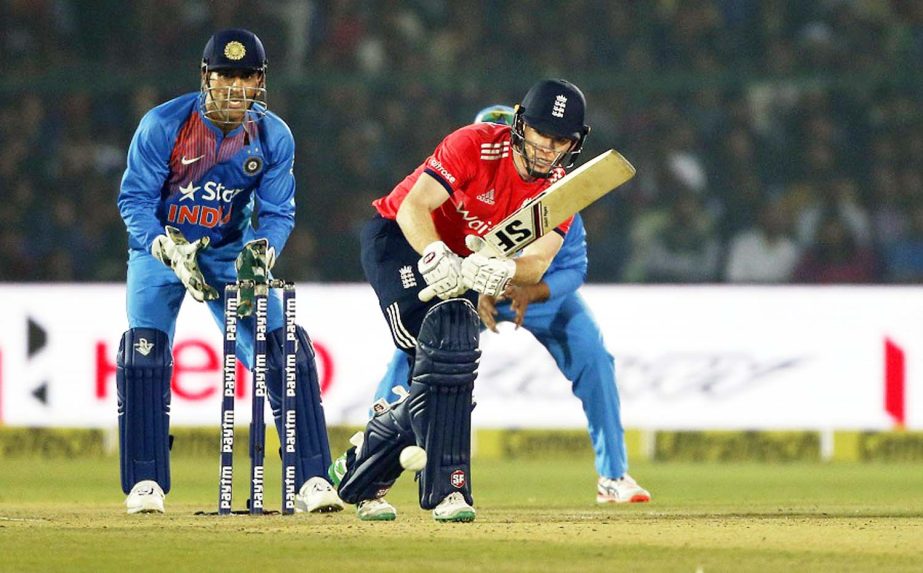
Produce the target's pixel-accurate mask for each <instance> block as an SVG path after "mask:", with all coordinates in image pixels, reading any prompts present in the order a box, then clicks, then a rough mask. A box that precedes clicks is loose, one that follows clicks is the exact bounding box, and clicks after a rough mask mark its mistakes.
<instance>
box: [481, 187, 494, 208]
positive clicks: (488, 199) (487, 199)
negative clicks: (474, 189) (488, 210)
mask: <svg viewBox="0 0 923 573" xmlns="http://www.w3.org/2000/svg"><path fill="white" fill-rule="evenodd" d="M478 201H480V202H481V203H487V204H488V205H493V204H494V189H493V187H491V188H490V190H489V191H485V192H484V193H481V194H480V195H478Z"/></svg>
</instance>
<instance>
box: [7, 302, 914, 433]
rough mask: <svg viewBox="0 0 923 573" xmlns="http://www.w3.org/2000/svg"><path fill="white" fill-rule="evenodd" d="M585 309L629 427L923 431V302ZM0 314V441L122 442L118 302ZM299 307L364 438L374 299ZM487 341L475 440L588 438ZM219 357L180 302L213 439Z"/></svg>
mask: <svg viewBox="0 0 923 573" xmlns="http://www.w3.org/2000/svg"><path fill="white" fill-rule="evenodd" d="M582 292H583V296H584V297H585V299H586V301H587V302H588V304H589V306H590V308H591V309H592V310H593V314H594V316H595V317H596V319H597V321H598V323H599V324H600V326H601V328H602V332H603V338H604V341H605V344H606V347H607V348H608V349H609V351H610V352H611V354H612V355H613V356H614V357H615V360H616V372H617V375H618V386H619V390H620V394H621V400H622V420H623V423H624V425H625V426H627V427H632V428H649V429H674V430H700V429H754V430H757V429H819V430H830V429H869V430H876V429H892V428H894V427H906V428H916V429H923V366H921V364H923V288H912V287H900V288H897V287H773V288H760V287H722V286H715V287H707V286H705V287H693V286H677V287H659V286H645V287H628V286H601V285H592V286H589V287H585V288H584V289H582ZM0 297H2V300H3V301H4V309H5V310H4V313H3V317H2V319H0V320H2V328H0V423H2V424H4V425H7V426H49V427H51V426H54V427H96V428H108V427H112V426H114V425H115V424H116V421H117V418H116V389H115V360H116V352H117V350H118V344H119V339H120V337H121V334H122V332H123V331H124V330H125V328H126V326H127V325H126V322H125V320H126V319H125V313H124V308H125V292H124V288H123V287H122V286H121V285H42V284H29V285H4V286H0ZM297 300H298V306H297V314H298V322H299V324H302V325H304V326H305V327H306V328H307V330H308V332H309V333H310V335H311V337H312V339H313V341H314V344H315V349H316V351H317V363H318V371H319V376H320V380H321V386H322V390H323V395H324V407H325V411H326V415H327V421H328V423H330V424H362V423H364V422H365V420H366V419H367V412H368V407H369V405H370V403H371V401H372V395H373V393H374V390H375V388H376V386H377V384H378V381H379V379H380V377H381V376H382V374H383V373H384V371H385V367H386V365H387V363H388V361H389V359H390V357H391V354H392V352H393V347H392V344H391V338H390V335H389V332H388V329H387V327H386V325H385V321H384V319H383V317H382V316H381V313H380V311H379V309H378V304H377V301H376V299H375V296H374V294H373V292H372V290H371V289H370V288H369V287H368V286H366V285H344V284H336V285H318V284H299V285H297ZM481 341H482V349H483V356H482V359H481V365H480V374H479V377H478V381H477V383H476V386H475V399H476V401H477V407H476V408H475V410H474V414H473V422H474V424H475V426H478V427H482V428H528V427H537V428H583V427H585V424H586V421H585V417H584V415H583V411H582V407H581V403H580V401H579V400H578V399H577V398H576V397H575V396H574V395H573V392H572V384H571V382H569V381H568V380H566V379H564V377H563V376H562V375H561V374H560V372H559V371H558V369H557V366H556V365H555V363H554V362H553V360H552V359H551V357H550V355H549V354H548V353H547V352H546V350H545V349H544V348H543V347H542V346H541V345H540V344H538V343H537V342H536V341H535V339H534V338H532V337H531V335H529V334H528V333H527V332H526V331H524V330H523V329H519V330H516V329H514V328H513V327H512V325H509V324H506V325H501V329H500V333H499V334H495V333H489V332H487V333H484V334H483V335H482V338H481ZM221 352H222V338H221V332H220V330H219V327H218V326H217V325H216V323H215V322H214V319H213V318H212V316H211V314H210V313H209V312H208V310H207V308H206V307H205V306H204V305H202V304H198V303H196V302H194V301H193V300H192V299H190V298H188V297H187V300H186V302H185V304H184V306H183V308H182V311H181V312H180V317H179V320H178V322H177V328H176V338H175V341H174V347H173V357H174V373H173V381H172V389H173V401H172V405H171V422H172V423H173V424H174V425H185V426H200V425H208V426H214V425H218V423H219V413H220V403H219V393H220V384H221V362H222V360H221ZM249 380H250V377H249V373H247V372H246V371H245V369H244V368H243V367H239V368H238V392H237V394H238V400H237V421H238V423H239V424H245V423H247V422H248V420H249V410H250V408H249V395H250V387H249V385H250V382H249ZM581 383H583V382H581ZM267 415H269V414H268V412H267Z"/></svg>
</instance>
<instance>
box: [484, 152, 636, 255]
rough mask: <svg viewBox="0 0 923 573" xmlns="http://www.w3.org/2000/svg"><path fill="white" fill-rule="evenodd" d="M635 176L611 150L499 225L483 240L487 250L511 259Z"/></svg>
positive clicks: (629, 166)
mask: <svg viewBox="0 0 923 573" xmlns="http://www.w3.org/2000/svg"><path fill="white" fill-rule="evenodd" d="M634 176H635V168H634V166H633V165H632V164H631V163H629V162H628V160H627V159H625V158H624V157H622V155H621V154H620V153H619V152H618V151H615V150H614V149H610V150H609V151H606V152H605V153H602V154H600V155H598V156H597V157H594V158H593V159H591V160H590V161H588V162H586V163H584V164H583V165H581V166H580V167H578V168H577V169H575V170H574V171H573V172H572V173H570V174H568V175H567V176H565V177H563V178H561V179H560V180H559V181H557V182H555V183H554V184H553V185H551V186H550V187H548V189H546V190H545V191H544V192H543V193H542V194H541V195H538V196H536V197H534V198H532V199H531V200H529V201H528V202H527V203H526V204H524V205H523V206H522V207H521V208H520V209H519V210H518V211H516V212H515V213H513V214H512V215H509V216H508V217H507V218H505V219H503V221H501V222H500V223H498V224H497V225H495V226H494V228H493V229H491V230H490V231H488V232H487V234H486V235H484V237H483V238H484V241H485V242H486V247H487V248H488V249H490V251H491V252H492V254H494V255H496V256H502V257H509V256H511V255H512V254H514V253H516V252H517V251H519V250H521V249H523V248H525V247H526V246H528V245H530V244H532V243H533V242H535V241H536V240H538V239H539V238H540V237H542V236H543V235H544V234H545V233H547V232H550V231H551V230H552V229H554V228H555V227H557V226H558V225H560V224H561V223H563V222H564V221H566V220H567V218H568V217H570V216H571V215H573V214H575V213H577V212H578V211H580V210H581V209H583V208H585V207H587V206H588V205H590V204H592V203H593V202H594V201H596V200H597V199H599V198H600V197H602V196H603V195H605V194H607V193H609V192H610V191H612V190H613V189H615V188H616V187H618V186H620V185H622V184H623V183H625V182H626V181H628V180H630V179H631V178H632V177H634Z"/></svg>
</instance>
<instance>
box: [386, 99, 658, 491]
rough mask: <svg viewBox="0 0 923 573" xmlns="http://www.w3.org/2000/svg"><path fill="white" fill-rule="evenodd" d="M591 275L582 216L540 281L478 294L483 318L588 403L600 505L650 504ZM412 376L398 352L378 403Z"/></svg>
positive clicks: (499, 111) (505, 110) (496, 113)
mask: <svg viewBox="0 0 923 573" xmlns="http://www.w3.org/2000/svg"><path fill="white" fill-rule="evenodd" d="M512 118H513V109H512V108H510V107H507V106H491V107H488V108H485V109H483V110H481V112H480V113H479V114H478V116H477V117H476V118H475V121H476V122H477V121H489V122H492V123H506V124H512ZM586 272H587V255H586V231H585V230H584V228H583V221H582V220H581V218H580V215H579V214H578V215H575V216H574V220H573V222H572V223H571V226H570V229H569V230H568V231H567V234H566V235H565V236H564V243H563V244H562V245H561V250H560V251H558V253H557V255H555V257H554V259H553V260H552V262H551V265H550V266H549V267H548V270H546V271H545V274H544V275H543V276H542V280H541V282H539V283H538V284H535V285H527V286H516V285H513V286H511V287H509V290H508V294H506V295H504V296H503V297H502V299H501V300H498V299H495V298H493V297H489V296H485V295H480V296H479V297H478V315H479V316H480V317H481V321H482V322H483V323H484V325H485V326H486V327H487V328H489V329H490V330H492V331H494V332H497V323H498V322H502V321H508V322H513V323H515V324H516V325H517V326H522V327H523V328H525V329H526V330H528V331H529V332H530V333H532V335H533V336H534V337H535V338H536V339H537V340H538V341H539V342H540V343H541V344H542V346H544V347H545V348H546V349H547V350H548V352H549V353H551V356H552V357H553V358H554V360H555V362H556V363H557V365H558V368H559V369H560V370H561V372H562V373H563V374H564V376H565V377H566V378H567V379H568V380H570V381H571V383H572V384H573V391H574V394H575V395H576V396H577V397H578V398H580V401H581V402H582V403H583V411H584V412H585V413H586V417H587V422H588V427H589V433H590V439H591V441H592V443H593V450H594V452H595V454H596V472H597V473H598V474H599V479H598V480H597V484H596V502H597V503H632V502H646V501H650V498H651V496H650V493H648V492H647V491H646V490H645V489H644V488H642V487H641V486H639V485H638V484H637V482H635V480H634V479H632V477H631V476H630V475H628V471H627V470H628V458H627V456H626V453H625V432H624V429H623V428H622V420H621V414H620V412H619V394H618V388H617V387H616V384H615V363H614V360H613V358H612V355H611V354H609V352H608V351H607V350H606V348H605V346H604V345H603V339H602V333H601V332H600V330H599V325H598V324H596V321H595V320H594V318H593V315H592V313H591V312H590V309H589V308H588V307H587V305H586V303H585V302H584V300H583V297H581V296H580V293H579V292H577V289H578V288H579V287H580V285H582V284H583V283H584V281H585V280H586ZM527 309H528V312H526V310H527ZM409 379H410V363H409V361H408V358H407V355H406V354H405V353H403V352H400V351H395V353H394V357H393V358H392V359H391V363H390V364H389V365H388V371H387V372H386V373H385V376H384V378H382V380H381V382H380V383H379V385H378V389H377V391H376V393H375V398H376V401H383V402H379V403H390V402H393V401H395V400H398V399H400V396H398V395H397V394H395V393H393V389H394V387H395V386H401V387H403V388H404V389H405V390H406V389H407V388H408V386H409V384H408V382H409Z"/></svg>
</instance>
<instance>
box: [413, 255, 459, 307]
mask: <svg viewBox="0 0 923 573" xmlns="http://www.w3.org/2000/svg"><path fill="white" fill-rule="evenodd" d="M417 269H418V270H419V271H420V274H421V275H423V280H425V281H426V285H427V286H426V287H425V288H423V290H421V291H420V292H419V294H418V295H417V296H418V297H419V299H420V300H422V301H423V302H426V301H428V300H430V299H431V298H433V296H438V297H439V298H441V299H442V300H447V299H450V298H456V297H459V296H461V295H463V294H464V293H465V291H466V290H468V287H466V286H465V284H464V283H463V282H462V277H461V257H459V256H458V255H456V254H455V253H453V252H452V250H451V249H450V248H449V247H447V246H446V244H445V243H443V242H442V241H433V242H432V243H430V244H428V245H427V246H426V248H425V249H424V250H423V256H422V257H420V260H419V261H417Z"/></svg>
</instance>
